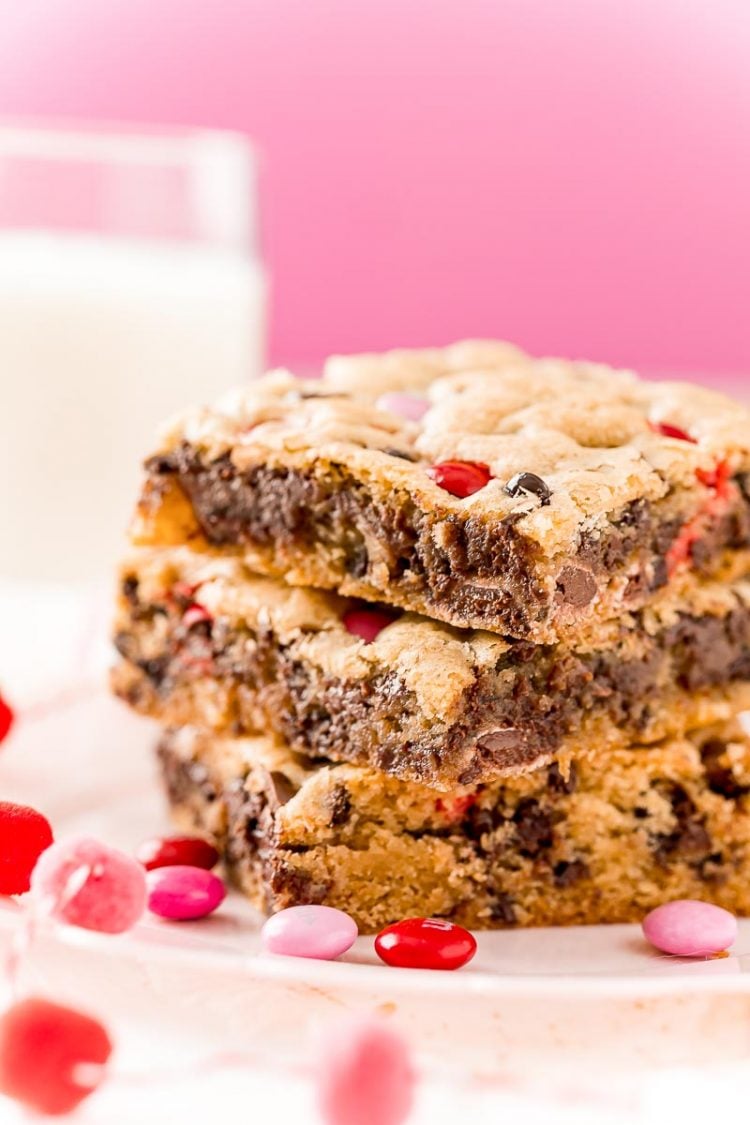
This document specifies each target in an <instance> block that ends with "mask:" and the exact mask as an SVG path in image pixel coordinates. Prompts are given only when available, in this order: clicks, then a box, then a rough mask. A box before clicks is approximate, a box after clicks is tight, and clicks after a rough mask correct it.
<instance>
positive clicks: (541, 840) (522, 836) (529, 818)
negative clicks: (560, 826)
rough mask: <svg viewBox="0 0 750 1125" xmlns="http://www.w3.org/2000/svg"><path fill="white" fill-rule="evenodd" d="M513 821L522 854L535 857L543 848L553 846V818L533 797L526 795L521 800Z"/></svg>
mask: <svg viewBox="0 0 750 1125" xmlns="http://www.w3.org/2000/svg"><path fill="white" fill-rule="evenodd" d="M513 821H514V823H515V825H516V842H517V844H518V850H519V852H520V853H521V855H524V856H527V857H529V858H531V859H533V858H534V856H537V855H538V854H539V852H540V851H541V850H542V849H543V848H549V847H551V846H552V836H553V832H552V820H551V819H550V815H549V813H548V812H545V810H544V809H543V808H541V807H540V805H539V802H538V801H536V800H534V798H533V797H525V798H524V799H523V800H522V801H520V802H519V805H518V808H517V809H516V811H515V812H514V814H513Z"/></svg>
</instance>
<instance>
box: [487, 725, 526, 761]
mask: <svg viewBox="0 0 750 1125" xmlns="http://www.w3.org/2000/svg"><path fill="white" fill-rule="evenodd" d="M521 741H522V735H521V732H520V731H518V730H516V728H515V727H508V728H507V730H491V731H489V733H488V734H483V735H482V737H481V738H478V739H477V750H481V751H483V752H484V753H485V754H487V755H488V756H489V755H493V754H496V753H503V752H504V751H505V750H513V749H514V748H515V747H516V746H518V744H519V742H521Z"/></svg>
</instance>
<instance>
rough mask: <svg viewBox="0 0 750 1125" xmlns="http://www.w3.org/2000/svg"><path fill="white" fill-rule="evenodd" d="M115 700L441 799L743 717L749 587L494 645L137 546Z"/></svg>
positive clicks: (126, 578) (219, 562)
mask: <svg viewBox="0 0 750 1125" xmlns="http://www.w3.org/2000/svg"><path fill="white" fill-rule="evenodd" d="M115 643H116V646H117V648H118V650H119V653H120V655H121V657H122V659H121V662H120V663H119V665H118V667H117V668H116V669H115V671H114V676H113V681H114V687H115V690H116V691H117V693H118V694H119V695H120V696H121V697H122V698H123V699H125V700H126V701H127V702H129V703H130V704H131V705H132V706H133V707H135V708H136V709H137V710H139V711H142V712H144V713H146V714H148V715H151V716H152V717H154V718H157V719H159V720H160V721H161V722H164V723H167V724H169V725H172V726H179V725H182V724H190V723H192V724H196V725H198V726H202V727H205V728H207V729H214V730H217V731H219V732H224V733H225V734H226V733H230V734H250V733H253V732H257V731H266V730H268V731H271V732H273V733H275V734H276V735H277V736H278V737H280V738H281V739H283V740H284V741H285V742H287V743H288V744H289V745H290V746H291V747H292V748H293V749H294V750H295V751H297V752H299V753H302V754H306V755H308V756H311V757H325V758H330V759H332V760H335V761H350V762H354V763H356V764H358V765H367V766H371V767H374V768H377V769H381V770H384V771H386V772H387V773H389V774H392V775H393V776H396V777H400V778H404V779H408V780H412V781H419V782H422V783H423V784H426V785H429V786H432V787H433V788H436V789H452V788H454V787H455V786H456V785H466V784H471V783H476V782H478V781H484V780H487V779H491V778H493V777H496V776H498V775H502V774H508V773H517V772H523V771H525V770H529V769H532V768H535V767H537V766H539V765H541V764H543V763H545V762H549V761H551V760H552V759H553V758H564V757H566V756H567V757H569V756H571V755H580V754H591V755H594V756H596V757H599V758H601V757H602V756H604V755H606V753H607V752H608V751H609V750H611V749H613V748H616V747H622V746H623V745H628V744H629V743H631V742H634V741H638V742H653V741H657V740H659V739H662V738H664V737H666V736H668V735H671V734H680V733H682V732H683V731H685V730H686V729H690V728H692V727H695V726H699V725H705V724H707V723H712V722H716V721H718V720H721V719H724V718H726V717H727V716H728V715H729V714H733V713H734V712H735V711H736V710H737V709H738V708H740V707H742V706H747V707H750V581H738V582H736V583H734V584H733V585H723V584H720V583H713V582H706V583H703V584H700V585H698V584H696V585H695V586H694V587H693V589H692V591H691V596H690V598H688V599H687V600H681V601H680V602H679V604H677V605H671V606H669V605H667V604H666V602H664V601H662V603H661V604H660V605H659V607H658V609H657V608H656V607H653V608H651V609H644V610H640V611H639V612H638V613H636V614H632V615H628V616H627V617H626V618H624V619H622V620H620V621H617V622H612V623H611V624H610V627H609V631H608V635H607V636H606V638H604V637H600V638H599V640H598V642H597V644H596V645H588V646H586V645H581V644H579V645H578V646H573V645H570V644H567V645H564V644H560V645H556V646H541V645H537V646H534V645H530V644H527V643H526V642H521V641H516V642H508V641H506V640H504V639H503V638H501V637H498V636H497V635H496V634H493V633H488V632H480V631H476V630H474V631H471V630H458V629H454V628H452V627H451V626H449V625H444V624H442V623H440V622H435V621H429V620H427V619H426V618H423V617H419V616H418V615H416V614H409V613H403V614H398V613H397V612H396V611H392V610H388V609H384V608H383V607H382V606H381V607H374V606H364V605H362V604H360V603H357V602H356V601H352V600H350V599H345V598H341V597H339V596H337V595H335V594H330V593H326V592H322V591H314V590H306V589H302V588H291V587H289V586H287V585H286V584H285V583H283V582H280V581H277V580H274V579H268V578H259V577H258V576H256V575H254V574H253V573H252V572H250V571H249V570H248V569H247V567H246V565H245V564H244V563H243V562H242V561H241V560H240V559H237V558H215V557H212V556H201V555H199V554H193V553H192V552H190V551H187V550H185V549H173V550H164V551H143V552H138V553H136V554H135V555H134V556H133V558H132V559H131V560H130V561H128V562H127V563H126V564H125V565H124V567H123V570H122V575H121V596H120V602H119V609H118V616H117V622H116V627H115Z"/></svg>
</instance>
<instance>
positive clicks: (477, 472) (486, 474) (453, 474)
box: [427, 461, 492, 499]
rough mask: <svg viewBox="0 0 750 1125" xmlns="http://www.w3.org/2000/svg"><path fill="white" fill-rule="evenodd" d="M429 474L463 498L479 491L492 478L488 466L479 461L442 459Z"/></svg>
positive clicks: (438, 483) (453, 493)
mask: <svg viewBox="0 0 750 1125" xmlns="http://www.w3.org/2000/svg"><path fill="white" fill-rule="evenodd" d="M427 476H428V477H431V478H432V480H434V482H435V484H437V485H440V487H441V488H444V489H445V491H446V492H450V493H451V494H452V495H453V496H458V497H460V498H461V499H464V497H466V496H471V495H472V494H473V493H475V492H479V489H480V488H484V486H485V485H486V484H487V483H488V482H489V481H490V480H491V479H492V478H491V474H490V470H489V469H488V467H487V466H486V465H483V464H481V462H479V461H441V462H440V464H438V465H432V466H430V468H429V469H428V470H427Z"/></svg>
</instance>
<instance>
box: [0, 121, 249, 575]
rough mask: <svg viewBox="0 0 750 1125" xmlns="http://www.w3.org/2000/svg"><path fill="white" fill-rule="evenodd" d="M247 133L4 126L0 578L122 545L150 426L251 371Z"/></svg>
mask: <svg viewBox="0 0 750 1125" xmlns="http://www.w3.org/2000/svg"><path fill="white" fill-rule="evenodd" d="M256 211H257V199H256V179H255V161H254V158H253V153H252V150H251V148H250V146H249V144H248V141H247V139H246V138H244V137H242V136H239V135H235V134H230V133H218V132H205V131H183V132H173V131H170V132H161V131H155V132H146V133H140V132H138V133H135V132H132V131H129V130H112V131H108V132H106V133H105V132H97V131H92V130H89V129H86V128H82V129H80V130H79V129H76V130H75V131H72V130H62V129H25V128H24V129H18V128H11V127H5V128H0V580H3V579H9V578H10V579H21V580H49V581H54V582H67V583H70V582H89V581H91V580H94V579H97V578H99V577H106V576H107V574H108V573H109V572H110V571H111V569H112V567H113V565H114V563H115V560H116V559H117V556H118V555H119V554H121V553H122V550H123V546H124V532H125V528H126V526H127V523H128V520H129V517H130V514H131V511H132V508H133V505H134V501H135V497H136V495H137V489H138V481H139V476H140V473H139V469H140V463H141V460H142V458H143V457H144V455H145V454H147V453H148V452H149V451H150V449H151V448H152V446H153V440H154V435H155V432H156V430H157V427H158V424H159V423H160V422H161V421H162V420H163V419H165V418H166V417H168V416H169V415H170V414H173V413H174V412H175V411H178V410H180V409H181V408H182V407H184V406H186V405H188V404H191V403H194V402H206V401H210V400H211V399H213V398H214V397H216V396H217V395H219V394H221V392H222V391H223V390H225V389H226V388H227V387H228V386H231V385H234V384H236V383H240V382H243V381H244V380H246V379H250V378H252V377H254V376H255V375H257V374H258V372H259V370H260V368H261V367H262V364H263V361H264V350H265V319H266V315H265V314H266V281H265V275H264V271H263V267H262V265H261V261H260V257H259V252H258V246H257V237H256V223H255V219H256Z"/></svg>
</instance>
